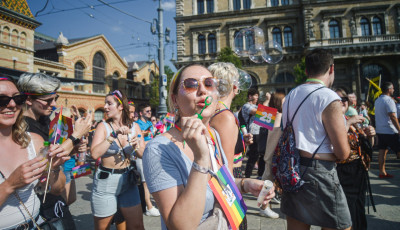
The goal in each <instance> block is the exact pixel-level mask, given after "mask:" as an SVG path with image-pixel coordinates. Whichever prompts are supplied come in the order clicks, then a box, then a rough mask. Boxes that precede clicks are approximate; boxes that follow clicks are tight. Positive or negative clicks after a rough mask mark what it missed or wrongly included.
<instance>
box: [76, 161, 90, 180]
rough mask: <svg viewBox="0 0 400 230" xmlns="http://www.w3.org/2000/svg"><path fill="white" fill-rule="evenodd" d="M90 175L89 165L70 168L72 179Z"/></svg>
mask: <svg viewBox="0 0 400 230" xmlns="http://www.w3.org/2000/svg"><path fill="white" fill-rule="evenodd" d="M91 173H92V169H91V168H90V163H87V164H84V165H79V166H76V167H74V168H72V175H73V177H74V178H75V179H76V178H79V177H82V176H86V175H89V174H91Z"/></svg>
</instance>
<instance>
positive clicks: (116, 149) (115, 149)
mask: <svg viewBox="0 0 400 230" xmlns="http://www.w3.org/2000/svg"><path fill="white" fill-rule="evenodd" d="M103 124H104V126H105V127H106V132H107V135H106V138H107V137H109V136H110V134H111V133H112V129H111V126H110V124H108V123H106V122H104V121H103ZM131 132H132V133H131V134H129V135H128V141H129V139H130V136H134V135H135V133H136V130H135V123H133V125H132V128H131ZM117 143H118V140H117V139H115V140H114V142H113V143H112V144H111V145H110V147H109V148H108V149H107V151H106V153H105V154H104V155H103V156H101V158H105V157H111V156H114V155H117V154H121V156H122V159H125V155H124V151H125V153H129V155H132V154H133V153H134V149H133V147H132V146H131V145H130V144H127V145H125V146H124V151H122V148H121V147H120V146H119V145H118V144H117Z"/></svg>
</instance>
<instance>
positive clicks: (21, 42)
mask: <svg viewBox="0 0 400 230" xmlns="http://www.w3.org/2000/svg"><path fill="white" fill-rule="evenodd" d="M19 46H20V47H22V48H26V33H24V32H22V33H21V36H20V40H19Z"/></svg>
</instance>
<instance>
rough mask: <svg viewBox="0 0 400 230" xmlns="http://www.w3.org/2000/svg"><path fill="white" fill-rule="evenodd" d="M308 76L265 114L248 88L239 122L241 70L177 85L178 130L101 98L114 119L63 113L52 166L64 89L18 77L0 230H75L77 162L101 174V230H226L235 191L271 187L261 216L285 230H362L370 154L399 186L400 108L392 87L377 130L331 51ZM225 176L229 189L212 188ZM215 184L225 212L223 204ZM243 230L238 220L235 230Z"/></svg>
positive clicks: (387, 87)
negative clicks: (287, 172) (297, 177)
mask: <svg viewBox="0 0 400 230" xmlns="http://www.w3.org/2000/svg"><path fill="white" fill-rule="evenodd" d="M305 65H306V73H307V77H308V78H307V80H306V82H305V83H304V84H301V85H299V86H297V87H296V88H294V89H293V90H291V91H290V92H289V93H288V94H287V95H285V93H284V92H280V91H278V92H271V93H266V95H265V100H264V101H263V102H262V103H261V102H260V101H259V98H260V96H263V95H260V93H259V91H258V90H257V89H255V88H250V89H248V91H247V103H245V104H244V105H243V106H242V107H241V108H240V109H239V111H232V109H231V106H232V101H233V99H234V98H235V96H236V95H237V94H238V93H239V91H240V79H239V78H240V74H239V70H238V69H237V68H236V67H235V66H234V65H233V64H232V63H225V62H218V63H215V64H212V65H210V66H209V67H208V68H207V67H205V66H202V65H199V64H190V65H187V66H184V67H182V68H181V69H179V70H178V71H177V72H176V74H175V75H174V76H173V78H172V80H171V82H170V87H169V92H168V104H169V111H170V114H173V115H174V121H171V120H167V119H166V117H165V116H162V117H156V116H154V115H153V112H154V109H152V108H151V106H150V105H149V104H146V103H144V104H140V105H138V106H137V105H135V103H134V102H132V101H129V100H128V98H127V96H126V94H125V93H124V92H122V91H120V90H115V91H113V92H110V93H109V94H107V95H106V96H105V98H104V111H105V117H106V118H105V119H104V120H102V121H100V122H96V121H94V120H93V113H92V112H91V111H87V112H85V113H83V114H81V112H80V111H79V110H78V109H77V108H76V107H75V106H71V107H70V108H63V109H62V114H63V116H66V117H68V118H71V120H72V122H73V131H72V132H71V135H69V137H68V138H67V139H66V140H65V141H64V142H63V143H61V144H54V143H50V146H49V147H47V148H48V154H47V155H44V156H43V155H42V154H41V153H42V152H43V149H45V148H46V147H45V146H47V145H48V143H47V141H48V140H49V131H50V129H51V127H50V121H51V120H52V119H54V117H55V115H56V113H57V112H60V108H59V106H57V99H58V97H59V95H58V94H57V90H58V89H59V87H60V81H59V80H57V79H56V78H54V77H51V76H47V75H45V74H41V73H36V74H23V75H22V76H20V77H19V79H18V81H17V82H15V81H14V80H13V79H12V78H10V77H7V76H1V75H0V130H1V131H0V145H2V149H1V150H0V153H1V154H2V156H4V158H7V159H9V160H8V161H1V162H0V174H1V177H0V229H35V228H38V229H39V228H41V226H45V225H46V224H47V225H48V224H50V225H56V224H57V223H60V224H61V225H62V226H63V227H62V228H57V227H56V229H76V226H75V224H74V221H73V218H72V214H71V213H70V211H69V206H70V205H71V204H72V203H74V202H75V201H76V199H77V197H76V184H75V179H74V178H75V177H74V174H73V172H72V169H73V168H74V167H75V166H78V165H82V164H84V162H82V160H79V159H80V158H81V156H87V159H89V158H92V159H94V161H96V169H95V172H94V173H93V189H92V191H91V209H92V213H93V218H94V228H95V229H109V228H110V226H111V225H112V224H115V225H116V226H117V229H120V230H124V229H144V228H145V226H144V224H143V215H147V216H154V217H157V216H160V218H161V226H160V228H161V229H229V227H228V223H229V221H228V220H227V216H228V213H227V211H226V209H221V206H223V203H224V202H231V201H232V200H234V198H235V196H236V195H237V194H236V195H235V194H234V193H236V191H237V192H239V193H241V194H245V193H249V194H252V195H253V196H255V197H258V196H259V194H260V192H261V190H262V189H263V186H264V181H265V180H269V181H272V182H274V186H272V188H271V189H270V190H269V191H268V192H267V193H265V194H263V195H262V197H261V202H260V203H258V205H259V206H258V207H257V208H258V211H259V214H260V215H261V216H264V217H269V218H279V214H278V213H277V212H275V211H273V210H272V209H271V204H270V203H277V204H280V210H281V212H282V213H283V214H285V215H286V221H287V229H310V226H311V225H315V226H320V227H322V228H324V229H366V228H367V219H366V215H365V208H364V207H365V202H366V199H368V197H367V196H366V194H367V190H368V187H369V186H368V183H369V177H368V171H369V169H370V162H371V160H372V149H373V146H374V144H376V143H377V147H378V149H379V154H378V163H379V178H381V179H390V178H392V177H393V175H391V174H389V173H387V172H386V170H385V160H386V155H387V152H388V151H389V150H391V151H393V152H395V153H396V154H397V157H398V158H400V143H399V142H400V140H399V131H400V126H399V116H400V113H399V110H400V106H399V98H393V95H394V86H393V84H392V83H390V82H384V83H383V84H382V87H381V88H382V95H381V96H380V97H379V98H378V99H377V100H376V102H375V116H371V115H370V114H369V113H368V109H367V107H366V103H364V102H361V103H360V105H358V101H357V97H356V95H355V94H354V93H349V92H348V91H347V90H346V89H344V88H335V89H332V85H333V82H334V78H335V70H334V59H333V56H332V54H331V53H330V52H329V51H328V50H324V49H314V50H312V51H311V52H309V53H308V54H307V55H306V57H305ZM394 99H396V100H397V102H396V100H394ZM259 103H261V104H262V105H264V106H268V107H270V108H274V109H276V110H277V114H276V115H275V123H274V125H273V128H271V130H268V129H266V128H264V127H260V126H259V125H258V124H256V123H255V122H254V120H255V119H256V114H257V111H258V104H259ZM57 108H58V109H57ZM296 115H297V116H296ZM288 125H290V126H292V132H293V134H294V136H295V137H296V138H295V142H294V143H292V144H293V145H295V146H294V147H295V148H296V149H297V150H298V154H299V162H298V164H299V170H300V174H301V176H302V177H301V180H302V181H304V184H303V185H302V186H301V188H300V189H299V190H298V191H297V192H289V191H287V190H285V189H283V187H282V186H281V183H280V181H279V180H277V179H276V178H275V174H276V172H274V171H273V170H272V168H273V166H272V165H273V158H274V154H276V149H277V146H278V143H280V142H279V140H280V138H281V136H282V134H283V132H286V131H285V130H287V129H285V128H286V126H288ZM245 158H247V162H246V167H244V165H242V163H243V159H245ZM83 159H84V158H83ZM83 161H85V160H83ZM50 163H51V165H50V166H49V164H50ZM255 167H257V173H256V175H253V170H254V168H255ZM48 168H50V169H48ZM225 169H227V171H226V172H227V176H228V177H230V178H232V181H233V183H232V184H229V186H230V187H228V186H227V185H224V184H221V183H222V182H221V178H219V177H218V175H220V174H221V172H222V171H223V170H225ZM224 172H225V171H224ZM213 179H215V180H216V181H217V182H218V183H220V185H221V188H222V192H223V194H224V196H223V199H225V200H222V201H221V198H220V197H217V195H216V194H215V191H214V190H215V188H214V187H212V186H211V184H210V181H212V180H213ZM46 183H48V185H46ZM226 183H227V182H226ZM227 187H228V188H227ZM46 189H47V190H46ZM213 189H214V190H213ZM369 193H371V191H369ZM232 194H233V195H235V196H233V195H232ZM238 197H241V196H240V195H239V196H236V199H237V198H238ZM151 198H153V200H154V202H152V199H151ZM371 201H372V200H371ZM221 202H223V203H221ZM241 205H242V204H241ZM241 207H242V206H241ZM242 208H243V207H242ZM221 213H223V214H221ZM228 219H229V218H228ZM50 222H51V223H50ZM229 224H231V223H229ZM247 224H248V223H247V218H246V216H245V215H244V216H243V217H242V221H241V223H240V225H239V227H238V228H239V229H247Z"/></svg>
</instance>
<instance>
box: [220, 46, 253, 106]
mask: <svg viewBox="0 0 400 230" xmlns="http://www.w3.org/2000/svg"><path fill="white" fill-rule="evenodd" d="M217 62H230V63H232V64H234V65H235V66H236V68H239V69H240V68H242V61H241V60H240V58H239V57H238V56H236V55H235V53H234V52H233V51H232V49H231V48H230V47H225V48H223V49H222V50H221V53H220V54H219V55H218V57H217ZM246 102H247V90H246V91H241V92H240V93H239V94H238V95H236V97H235V98H233V100H232V104H231V110H232V111H236V109H237V108H238V107H241V106H242V105H244V104H245V103H246Z"/></svg>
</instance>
